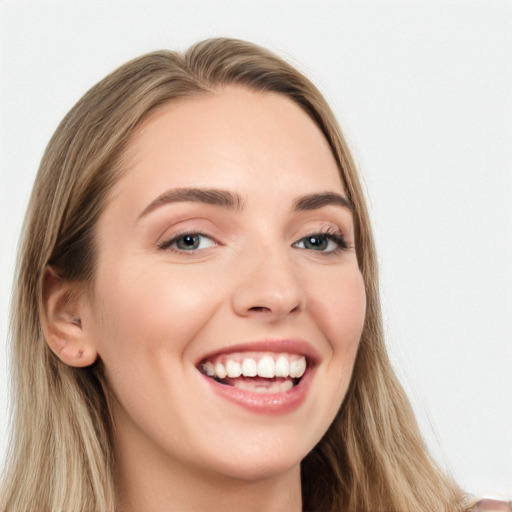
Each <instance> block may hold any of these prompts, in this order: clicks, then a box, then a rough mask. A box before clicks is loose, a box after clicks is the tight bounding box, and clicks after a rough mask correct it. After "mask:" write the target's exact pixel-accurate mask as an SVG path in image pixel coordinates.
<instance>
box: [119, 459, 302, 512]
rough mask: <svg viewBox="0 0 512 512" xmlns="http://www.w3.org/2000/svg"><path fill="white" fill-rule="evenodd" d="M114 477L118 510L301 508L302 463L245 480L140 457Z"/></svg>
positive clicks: (229, 511)
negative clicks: (155, 463) (162, 464)
mask: <svg viewBox="0 0 512 512" xmlns="http://www.w3.org/2000/svg"><path fill="white" fill-rule="evenodd" d="M119 462H120V461H119ZM116 480H117V482H116V488H117V502H118V505H117V507H116V510H118V511H119V512H135V511H137V512H145V511H152V510H161V511H162V512H164V511H165V512H172V511H184V510H186V511H188V512H203V511H204V510H209V511H211V512H217V511H218V512H239V511H240V510H244V512H256V511H258V512H261V511H262V510H265V512H277V511H279V512H282V511H287V512H300V510H301V509H302V498H301V486H300V468H299V467H298V466H297V467H294V468H292V469H291V470H289V471H287V472H286V473H282V474H280V475H278V476H273V477H267V478H262V479H256V480H250V481H247V480H242V479H238V478H233V477H229V476H225V475H217V474H215V475H214V474H211V473H210V474H209V473H208V472H204V471H191V470H190V469H189V468H186V467H183V466H180V467H178V466H176V465H173V467H167V468H165V469H163V468H161V467H160V468H158V467H157V466H156V467H155V466H152V467H151V468H148V467H147V465H146V464H145V463H144V462H143V461H141V460H140V459H139V460H138V461H136V465H135V466H126V465H124V466H121V467H118V470H117V473H116Z"/></svg>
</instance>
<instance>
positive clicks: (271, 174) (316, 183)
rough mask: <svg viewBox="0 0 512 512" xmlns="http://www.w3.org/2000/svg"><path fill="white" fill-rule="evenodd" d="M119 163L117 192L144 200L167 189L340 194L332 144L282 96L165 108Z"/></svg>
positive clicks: (230, 92) (215, 97) (240, 94)
mask: <svg viewBox="0 0 512 512" xmlns="http://www.w3.org/2000/svg"><path fill="white" fill-rule="evenodd" d="M122 160H123V161H122V177H121V179H120V180H119V183H118V184H117V186H116V189H117V191H118V192H119V191H120V189H124V188H127V187H129V188H134V189H138V190H139V191H141V190H142V188H144V190H145V191H146V193H147V197H146V200H149V199H151V196H152V195H153V196H154V195H156V194H158V193H161V192H162V188H163V187H166V188H169V187H175V188H179V187H189V186H203V187H222V188H235V189H240V187H242V188H244V187H245V188H248V190H247V192H249V191H250V192H254V185H255V184H256V183H257V184H259V187H258V188H265V187H274V188H276V187H277V188H282V189H283V190H286V191H287V192H289V193H290V194H301V193H303V192H304V188H311V187H313V188H315V189H319V190H320V189H321V190H322V191H325V189H331V190H337V191H343V186H342V181H341V177H340V174H339V170H338V167H337V164H336V162H335V160H334V157H333V155H332V152H331V149H330V147H329V144H328V143H327V141H326V139H325V137H324V136H323V134H322V132H321V131H320V129H319V128H318V127H317V125H316V124H315V123H314V122H313V121H312V120H311V119H310V117H309V116H308V115H307V114H306V113H305V112H304V111H303V110H302V109H301V108H300V107H299V106H298V105H297V104H295V103H294V102H293V101H292V100H290V99H288V98H287V97H285V96H283V95H280V94H276V93H268V92H255V91H252V90H249V89H246V88H243V87H238V86H236V87H235V86H231V87H226V88H223V89H221V90H217V91H214V92H211V93H202V94H199V95H195V96H192V97H188V98H185V99H180V100H177V101H175V102H171V103H169V104H166V105H164V106H162V107H160V108H159V109H158V110H157V111H155V112H154V113H152V114H151V115H150V116H149V117H148V119H146V120H145V121H144V123H143V124H142V125H141V126H140V127H139V128H138V129H137V131H136V132H135V133H134V134H133V136H132V138H131V140H130V142H129V144H128V146H127V149H126V151H125V154H124V157H123V159H122ZM142 185H144V186H143V187H142ZM295 189H296V190H295ZM313 191H315V190H311V192H313ZM242 192H243V191H242Z"/></svg>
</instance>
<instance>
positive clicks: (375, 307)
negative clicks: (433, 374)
mask: <svg viewBox="0 0 512 512" xmlns="http://www.w3.org/2000/svg"><path fill="white" fill-rule="evenodd" d="M18 283H19V284H18V289H17V290H16V293H15V300H14V305H15V306H14V316H13V326H14V328H13V343H14V346H13V358H14V365H13V368H14V370H13V378H14V380H15V389H16V398H15V400H16V402H15V409H14V424H13V434H12V440H11V443H10V447H11V448H10V454H9V460H8V465H7V471H6V476H5V479H4V483H3V486H2V495H1V500H2V501H1V508H2V510H4V509H5V510H54V511H57V510H82V511H85V510H91V511H92V510H162V509H164V510H205V509H208V510H216V509H219V510H220V509H222V510H231V509H236V510H240V509H242V508H243V509H245V510H269V511H270V510H301V509H302V510H321V511H324V510H325V511H327V510H332V511H335V510H336V511H340V510H350V511H353V510H357V511H376V510H381V511H392V510H393V511H397V510H403V511H408V512H413V511H425V510H446V511H457V510H460V511H462V510H465V509H466V508H467V506H468V504H467V500H466V497H465V495H464V494H463V493H462V492H461V490H460V489H459V488H458V487H457V486H456V485H455V484H454V483H453V482H452V481H451V480H450V478H448V477H447V476H445V475H444V474H442V472H441V471H440V470H439V469H438V468H437V467H436V466H435V464H434V463H433V461H432V460H431V459H430V457H429V454H428V453H427V450H426V447H425V445H424V443H423V441H422V439H421V436H420V434H419V431H418V428H417V425H416V422H415V419H414V417H413V413H412V411H411V408H410V405H409V403H408V400H407V398H406V396H405V394H404V392H403V390H402V388H401V386H400V384H399V383H398V381H397V379H396V377H395V375H394V373H393V371H392V369H391V366H390V363H389V360H388V357H387V354H386V351H385V346H384V341H383V335H382V327H381V318H380V308H379V297H378V282H377V268H376V256H375V250H374V246H373V239H372V234H371V229H370V223H369V219H368V214H367V210H366V206H365V202H364V197H363V193H362V190H361V186H360V183H359V178H358V176H357V173H356V169H355V165H354V162H353V160H352V158H351V156H350V153H349V151H348V148H347V145H346V143H345V141H344V139H343V136H342V134H341V133H340V130H339V128H338V126H337V124H336V121H335V119H334V117H333V114H332V112H331V111H330V109H329V107H328V106H327V104H326V102H325V100H324V99H323V98H322V96H321V95H320V93H319V92H318V91H317V89H316V88H315V87H314V86H313V85H312V84H311V83H310V82H309V81H308V80H307V79H306V78H305V77H304V76H302V75H301V74H300V73H299V72H297V71H296V70H295V69H293V68H292V67H291V66H289V65H288V64H286V63H284V62H283V61H282V60H280V59H279V58H277V57H275V56H274V55H272V54H270V53H269V52H267V51H265V50H263V49H261V48H259V47H256V46H253V45H251V44H248V43H244V42H241V41H235V40H228V39H216V40H208V41H204V42H202V43H199V44H197V45H195V46H194V47H192V48H191V49H190V50H188V51H187V52H186V53H185V54H184V55H179V54H177V53H172V52H156V53H153V54H149V55H146V56H143V57H141V58H139V59H136V60H134V61H132V62H130V63H128V64H126V65H124V66H122V67H121V68H119V69H118V70H117V71H115V72H114V73H112V74H111V75H110V76H108V77H107V78H105V79H104V80H102V81H101V82H100V83H99V84H98V85H96V86H95V87H93V88H92V89H91V90H90V91H89V92H88V93H87V94H86V95H85V96H84V97H83V98H82V99H81V100H80V101H79V102H78V104H77V105H76V106H75V107H74V108H73V109H72V110H71V112H70V113H69V114H68V115H67V116H66V117H65V119H64V120H63V121H62V123H61V125H60V126H59V128H58V129H57V131H56V133H55V135H54V136H53V138H52V140H51V141H50V143H49V146H48V148H47V150H46V153H45V155H44V157H43V160H42V163H41V167H40V171H39V175H38V177H37V180H36V184H35V187H34V191H33V195H32V199H31V202H30V208H29V212H28V214H27V219H26V224H25V232H24V239H23V243H22V246H21V254H20V260H19V268H18Z"/></svg>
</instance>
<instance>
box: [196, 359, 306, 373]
mask: <svg viewBox="0 0 512 512" xmlns="http://www.w3.org/2000/svg"><path fill="white" fill-rule="evenodd" d="M202 366H203V371H204V372H205V373H206V375H208V376H210V377H217V378H219V379H224V378H226V377H229V378H232V379H236V378H238V377H240V376H244V377H256V376H258V377H264V378H267V379H272V378H274V377H283V378H287V377H290V378H292V379H298V378H300V377H302V376H303V375H304V372H305V371H306V358H305V357H304V356H298V355H295V354H267V355H263V356H262V357H255V356H248V355H244V354H243V353H239V354H233V355H230V356H224V357H220V358H217V359H216V360H215V361H207V362H205V363H203V365H202Z"/></svg>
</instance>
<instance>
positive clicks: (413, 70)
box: [0, 0, 512, 497]
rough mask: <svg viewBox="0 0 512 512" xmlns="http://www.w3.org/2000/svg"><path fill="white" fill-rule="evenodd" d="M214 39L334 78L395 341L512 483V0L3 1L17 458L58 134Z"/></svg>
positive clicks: (415, 378)
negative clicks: (36, 268) (20, 287)
mask: <svg viewBox="0 0 512 512" xmlns="http://www.w3.org/2000/svg"><path fill="white" fill-rule="evenodd" d="M211 36H233V37H239V38H245V39H249V40H252V41H254V42H257V43H260V44H263V45H265V46H268V47H270V48H271V49H273V50H275V51H277V52H278V53H279V54H281V55H282V56H284V57H285V58H288V59H289V60H291V61H292V62H293V63H294V64H295V65H297V66H298V67H299V68H300V69H302V70H303V71H305V72H306V74H308V75H309V76H310V77H312V78H313V80H314V81H315V82H316V83H317V84H318V85H319V87H320V89H321V90H322V91H323V93H324V94H325V95H326V96H327V98H328V99H329V100H330V102H331V103H332V105H333V107H334V110H335V112H336V114H337V115H338V118H339V119H340V122H341V124H342V126H343V127H344V128H345V131H346V133H347V135H348V137H349V139H350V141H351V143H352V145H353V147H354V151H355V154H356V156H357V158H358V160H359V162H360V165H361V168H362V172H363V176H364V180H365V182H366V185H367V189H368V195H369V198H370V204H371V213H372V218H373V223H374V226H375V232H376V238H377V246H378V250H379V259H380V263H381V271H382V290H383V300H384V308H385V321H386V330H387V339H388V345H389V349H390V352H391V354H392V357H393V362H394V364H395V367H396V368H397V372H398V373H399V375H400V377H401V379H402V381H403V382H404V385H405V387H406V389H407V391H408V393H409V396H410V397H411V400H412V402H413V404H414V408H415V410H416V412H417V415H418V419H419V421H420V424H421V428H422V431H423V432H424V434H425V436H426V438H427V440H428V443H429V445H430V447H431V449H432V451H433V453H434V455H435V456H436V457H437V458H438V459H439V460H440V462H441V463H442V464H443V465H446V466H447V467H448V468H449V469H450V470H451V471H452V472H453V474H454V476H455V477H456V478H457V480H458V481H459V482H460V483H461V485H462V486H463V487H464V488H466V489H467V490H469V491H470V492H473V493H475V494H479V495H481V494H498V495H506V496H509V497H510V496H512V463H511V459H512V384H511V375H512V374H511V367H512V365H511V363H512V268H511V267H512V201H511V196H512V3H511V2H510V1H498V0H481V1H471V0H465V1H450V0H448V1H447V0H445V1H432V0H428V1H427V0H424V1H411V0H408V1H405V0H404V1H391V0H390V1H378V0H372V1H361V0H359V1H332V2H328V1H325V0H316V1H308V2H306V1H302V2H300V1H297V0H294V1H291V0H284V1H283V0H281V1H279V0H272V1H268V0H257V1H243V0H237V1H226V0H221V1H209V0H203V1H197V0H195V1H194V0H186V1H144V2H142V1H140V2H137V1H132V2H130V1H127V0H124V1H95V2H93V1H90V0H89V1H87V2H85V1H78V0H73V1H63V0H61V1H47V0H39V1H37V0H33V1H29V2H24V1H15V0H13V1H3V2H0V52H1V53H0V87H1V89H0V91H1V97H0V116H1V117H0V119H1V124H0V144H1V146H0V165H1V174H0V191H1V196H0V229H1V232H0V236H1V253H0V257H1V259H0V283H1V286H0V457H1V455H2V454H3V453H4V451H5V447H6V440H5V432H6V428H7V401H8V399H7V383H8V376H6V371H7V370H6V369H7V358H6V336H7V334H6V332H7V310H8V302H9V294H10V284H11V280H12V269H13V265H14V260H15V248H16V243H17V238H18V234H19V229H20V224H21V221H22V217H23V214H24V210H25V207H26V205H27V201H28V196H29V192H30V189H31V186H32V182H33V179H34V176H35V172H36V170H37V167H38V163H39V160H40V158H41V156H42V152H43V150H44V147H45V145H46V143H47V141H48V140H49V138H50V136H51V134H52V133H53V131H54V129H55V128H56V126H57V124H58V122H59V121H60V119H61V118H62V117H63V116H64V114H65V113H66V112H67V111H68V110H69V109H70V108H71V106H72V105H73V104H74V103H75V102H76V101H77V100H78V98H79V97H80V96H81V95H82V94H83V93H84V92H85V91H86V90H87V89H88V88H89V87H90V86H92V85H93V84H94V83H96V82H97V81H98V80H99V79H101V78H102V77H103V76H104V75H106V74H107V73H108V72H110V71H111V70H113V69H114V68H115V67H117V66H118V65H120V64H122V63H123V62H125V61H126V60H128V59H131V58H133V57H135V56H137V55H140V54H142V53H145V52H148V51H151V50H155V49H160V48H171V49H185V48H186V47H187V46H188V45H189V44H191V43H193V42H195V41H197V40H199V39H202V38H206V37H211Z"/></svg>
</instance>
